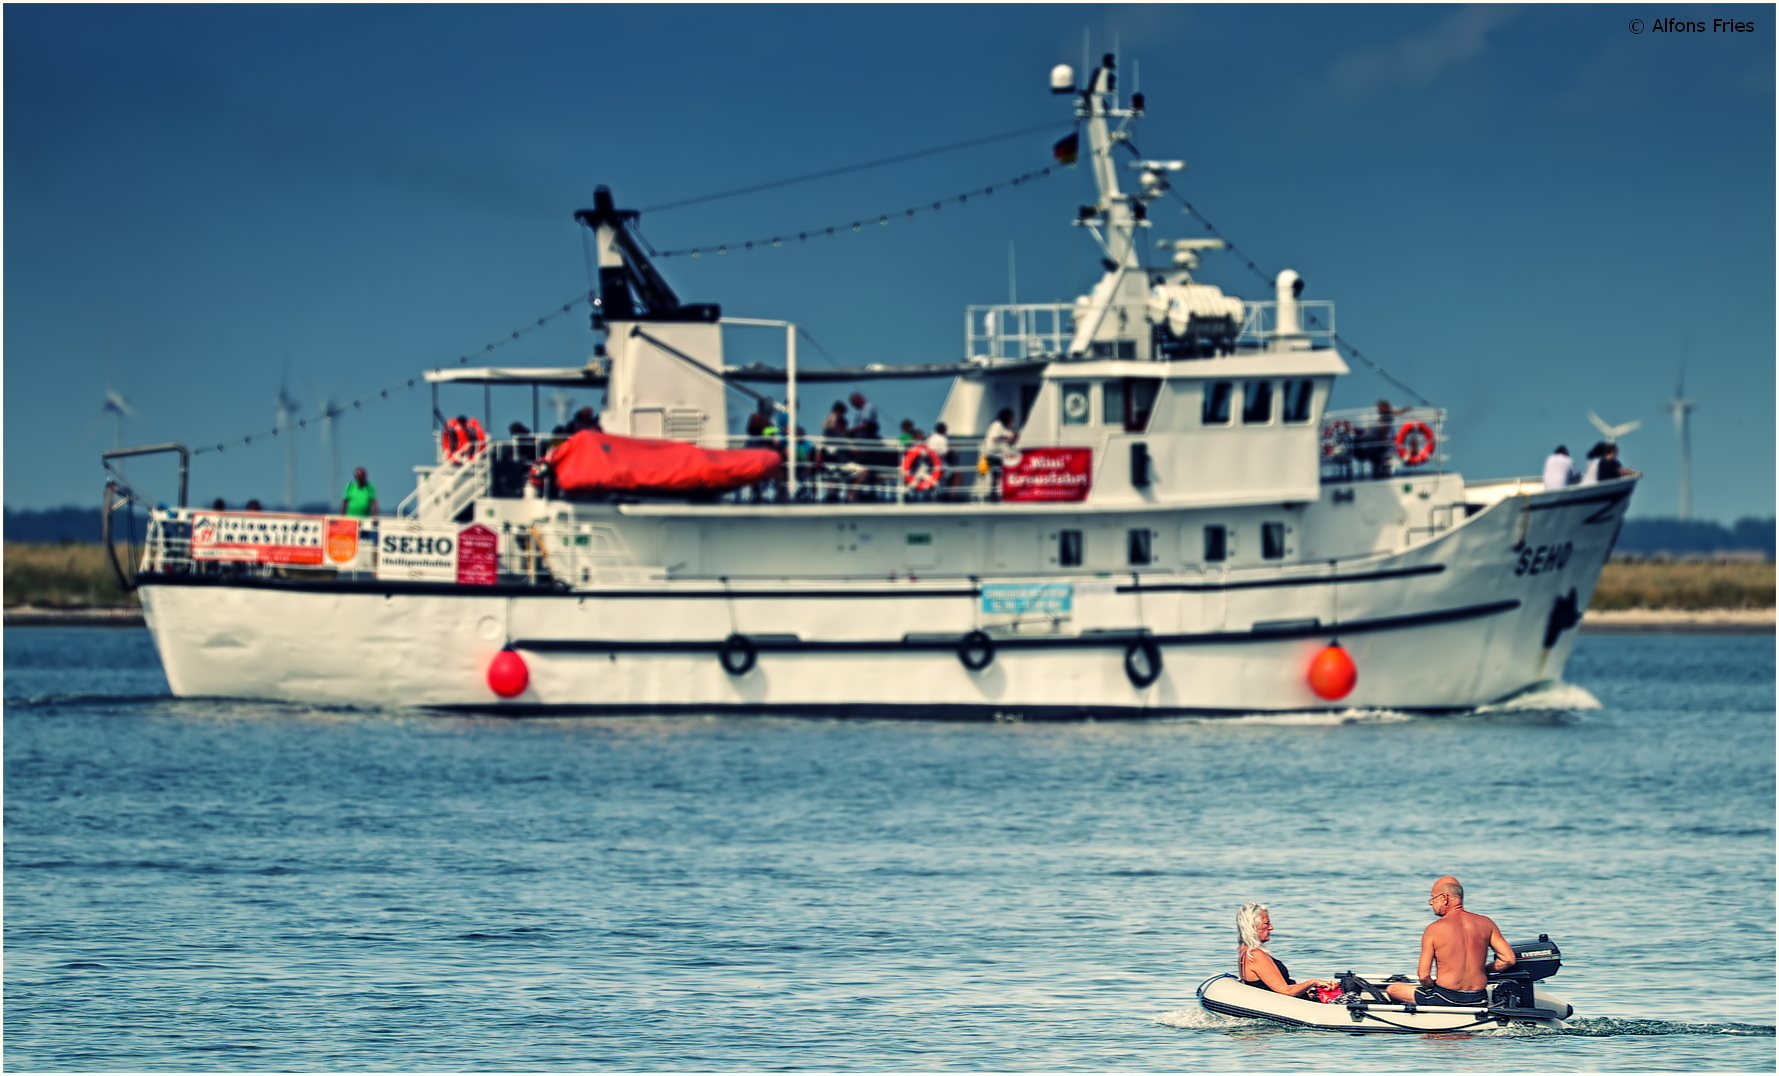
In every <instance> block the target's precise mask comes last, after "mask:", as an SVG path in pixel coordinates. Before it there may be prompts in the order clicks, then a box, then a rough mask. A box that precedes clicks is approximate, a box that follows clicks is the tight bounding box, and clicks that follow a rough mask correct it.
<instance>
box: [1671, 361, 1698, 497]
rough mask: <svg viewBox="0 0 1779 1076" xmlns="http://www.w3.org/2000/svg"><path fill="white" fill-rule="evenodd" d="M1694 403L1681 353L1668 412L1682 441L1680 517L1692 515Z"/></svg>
mask: <svg viewBox="0 0 1779 1076" xmlns="http://www.w3.org/2000/svg"><path fill="white" fill-rule="evenodd" d="M1694 406H1695V405H1694V403H1693V402H1692V401H1691V400H1689V399H1687V398H1686V353H1685V352H1684V351H1683V352H1681V353H1680V376H1679V377H1678V378H1677V379H1676V380H1675V382H1674V398H1673V399H1672V400H1669V401H1668V413H1669V414H1671V415H1673V416H1674V439H1675V440H1676V441H1679V442H1680V518H1681V519H1687V518H1690V517H1691V515H1692V469H1693V453H1692V438H1691V437H1690V436H1689V434H1690V432H1691V431H1690V426H1691V423H1690V422H1688V421H1687V416H1688V415H1690V414H1692V412H1693V408H1694Z"/></svg>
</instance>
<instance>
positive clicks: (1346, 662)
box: [1310, 643, 1359, 702]
mask: <svg viewBox="0 0 1779 1076" xmlns="http://www.w3.org/2000/svg"><path fill="white" fill-rule="evenodd" d="M1358 682H1359V668H1358V666H1356V665H1354V664H1353V656H1352V655H1351V654H1349V653H1347V652H1346V649H1345V648H1344V647H1342V646H1341V645H1340V644H1339V643H1329V644H1328V645H1327V646H1325V647H1323V648H1322V652H1321V653H1320V654H1317V655H1316V659H1315V660H1314V661H1312V662H1310V690H1311V691H1314V692H1315V693H1316V694H1317V695H1319V696H1321V697H1322V698H1324V699H1327V700H1329V701H1330V702H1332V701H1333V700H1335V699H1344V698H1346V697H1347V696H1348V695H1350V694H1352V692H1353V685H1355V684H1357V683H1358Z"/></svg>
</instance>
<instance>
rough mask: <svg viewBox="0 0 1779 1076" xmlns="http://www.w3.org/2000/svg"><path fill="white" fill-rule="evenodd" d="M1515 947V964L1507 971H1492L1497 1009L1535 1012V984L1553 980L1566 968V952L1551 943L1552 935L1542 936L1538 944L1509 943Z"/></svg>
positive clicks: (1491, 978)
mask: <svg viewBox="0 0 1779 1076" xmlns="http://www.w3.org/2000/svg"><path fill="white" fill-rule="evenodd" d="M1508 944H1509V945H1510V946H1512V947H1513V956H1514V965H1513V967H1511V968H1508V969H1507V970H1506V971H1503V972H1490V973H1489V983H1490V985H1491V986H1493V987H1494V993H1493V994H1492V998H1493V1000H1492V1005H1493V1006H1494V1007H1495V1008H1501V1007H1506V1008H1512V1009H1535V1008H1537V1007H1538V1006H1537V1002H1536V1000H1535V995H1534V994H1533V991H1532V984H1533V983H1536V982H1539V981H1541V980H1544V979H1548V978H1550V977H1551V976H1552V975H1555V974H1556V973H1557V969H1559V968H1561V967H1562V966H1563V951H1562V950H1561V949H1558V948H1557V943H1556V942H1554V941H1551V940H1550V935H1549V934H1540V935H1538V940H1537V941H1525V942H1509V943H1508Z"/></svg>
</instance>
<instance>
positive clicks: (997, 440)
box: [982, 407, 1019, 501]
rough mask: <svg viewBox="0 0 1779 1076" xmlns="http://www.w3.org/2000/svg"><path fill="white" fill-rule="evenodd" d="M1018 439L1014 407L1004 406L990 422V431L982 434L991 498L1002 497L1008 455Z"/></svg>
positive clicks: (983, 456)
mask: <svg viewBox="0 0 1779 1076" xmlns="http://www.w3.org/2000/svg"><path fill="white" fill-rule="evenodd" d="M1018 440H1019V433H1018V432H1017V431H1016V430H1014V429H1013V409H1012V408H1010V407H1003V408H1001V413H1000V414H998V415H996V416H995V420H994V421H993V422H991V423H989V424H988V432H987V433H985V434H983V435H982V458H983V459H984V460H986V461H987V463H988V496H989V499H990V500H996V501H998V500H1000V499H1001V481H1002V478H1003V475H1004V474H1005V472H1006V469H1007V456H1008V454H1009V453H1011V452H1012V451H1013V445H1014V442H1016V441H1018Z"/></svg>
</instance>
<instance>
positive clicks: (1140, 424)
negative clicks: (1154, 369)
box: [1100, 377, 1161, 433]
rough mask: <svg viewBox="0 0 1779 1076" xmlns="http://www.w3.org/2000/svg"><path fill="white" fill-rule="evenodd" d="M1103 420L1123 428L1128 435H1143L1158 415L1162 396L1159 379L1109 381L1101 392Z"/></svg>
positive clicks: (1129, 378) (1107, 423) (1131, 378)
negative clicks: (1153, 417)
mask: <svg viewBox="0 0 1779 1076" xmlns="http://www.w3.org/2000/svg"><path fill="white" fill-rule="evenodd" d="M1100 391H1101V394H1102V397H1101V398H1102V401H1103V403H1102V405H1101V407H1100V415H1101V421H1103V422H1105V424H1106V425H1108V426H1123V427H1124V432H1126V433H1142V432H1143V431H1144V430H1147V429H1148V428H1149V418H1150V416H1151V415H1153V414H1154V413H1155V397H1156V396H1158V395H1160V394H1161V378H1159V377H1125V378H1119V379H1117V380H1108V381H1107V382H1106V383H1105V385H1104V386H1103V387H1102V389H1101V390H1100Z"/></svg>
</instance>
